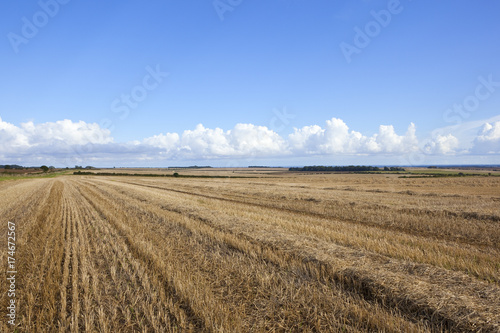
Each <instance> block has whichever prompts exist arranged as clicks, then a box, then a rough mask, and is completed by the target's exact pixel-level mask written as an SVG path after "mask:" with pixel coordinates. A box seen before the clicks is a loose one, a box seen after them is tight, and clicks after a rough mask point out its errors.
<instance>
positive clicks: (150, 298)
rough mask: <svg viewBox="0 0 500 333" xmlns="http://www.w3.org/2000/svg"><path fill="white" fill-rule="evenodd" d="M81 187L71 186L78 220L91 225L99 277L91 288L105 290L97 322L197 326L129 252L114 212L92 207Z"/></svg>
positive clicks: (118, 326) (124, 326)
mask: <svg viewBox="0 0 500 333" xmlns="http://www.w3.org/2000/svg"><path fill="white" fill-rule="evenodd" d="M80 190H81V189H80V188H78V189H76V190H75V194H74V196H75V197H78V198H79V204H80V208H81V209H83V210H84V213H83V214H82V216H84V217H85V218H83V219H82V221H83V222H84V223H85V222H86V223H87V224H88V225H91V226H92V227H91V229H92V230H91V234H90V235H89V238H90V239H92V241H93V242H94V246H93V248H94V253H93V257H95V258H96V260H97V264H96V266H97V269H98V271H99V272H98V275H99V277H100V279H99V281H98V286H97V288H96V289H97V292H101V293H102V292H103V291H106V294H103V295H102V296H103V297H102V299H101V301H102V303H103V305H104V306H103V307H101V308H100V309H99V312H98V314H97V321H98V323H99V327H101V328H102V329H103V330H112V331H119V330H127V331H128V330H132V331H142V330H154V331H177V330H181V329H184V330H193V329H196V327H198V326H197V325H195V324H196V323H195V322H193V320H192V319H190V318H189V315H188V314H187V313H186V311H185V309H183V307H182V304H181V305H179V304H177V302H176V300H175V295H173V297H172V294H171V293H170V292H171V290H170V289H169V288H168V286H166V288H165V287H164V281H162V280H161V279H160V278H158V276H157V274H156V272H155V271H153V270H151V269H150V268H151V267H150V265H149V263H148V262H144V261H143V260H142V258H140V257H139V256H138V254H137V253H134V249H133V247H131V246H130V245H129V244H128V243H127V240H126V239H125V237H124V235H123V233H122V231H121V229H120V228H116V226H115V225H114V223H113V221H114V217H113V216H112V215H113V214H111V215H110V216H107V215H106V213H109V211H108V210H107V209H106V208H105V207H100V208H103V210H102V211H101V210H100V209H98V210H96V206H95V202H94V201H93V200H92V199H91V198H90V197H88V196H87V195H84V196H82V194H81V193H80ZM126 222H127V221H126V219H125V220H124V221H120V223H126ZM125 227H126V226H125ZM198 328H200V327H198Z"/></svg>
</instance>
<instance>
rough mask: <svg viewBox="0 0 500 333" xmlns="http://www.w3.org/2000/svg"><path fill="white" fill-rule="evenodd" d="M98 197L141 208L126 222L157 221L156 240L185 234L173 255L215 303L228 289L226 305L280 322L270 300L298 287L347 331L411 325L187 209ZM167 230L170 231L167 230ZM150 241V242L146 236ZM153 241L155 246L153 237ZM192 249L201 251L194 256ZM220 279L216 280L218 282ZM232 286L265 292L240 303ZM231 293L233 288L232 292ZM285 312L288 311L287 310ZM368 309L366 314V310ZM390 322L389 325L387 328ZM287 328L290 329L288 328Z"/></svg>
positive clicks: (107, 192)
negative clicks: (207, 284) (206, 284)
mask: <svg viewBox="0 0 500 333" xmlns="http://www.w3.org/2000/svg"><path fill="white" fill-rule="evenodd" d="M91 185H92V184H88V186H91ZM115 186H118V185H115ZM100 191H105V192H104V193H103V195H102V198H110V197H112V198H113V201H114V202H120V201H121V202H122V205H123V207H124V209H127V207H141V209H140V210H137V208H128V209H131V212H130V213H129V214H128V215H129V216H131V214H132V212H134V213H135V214H142V215H143V216H144V217H143V218H142V221H143V223H146V221H156V220H158V219H161V221H164V222H156V223H154V222H151V224H152V225H151V229H153V228H154V230H155V235H157V234H162V233H164V234H165V237H169V238H171V237H172V236H175V239H179V238H184V237H186V235H184V234H188V235H189V237H190V238H189V240H183V241H181V243H182V242H187V243H188V244H189V245H190V246H189V249H188V250H187V249H186V250H182V249H179V250H178V251H179V252H180V253H182V251H189V252H191V253H192V255H190V256H189V258H186V259H184V260H189V261H192V262H194V263H193V264H192V268H190V271H191V272H192V273H191V274H192V275H195V272H196V270H200V267H201V268H203V270H205V271H204V272H203V271H202V272H200V273H199V274H200V276H201V277H204V278H205V279H207V278H210V275H208V274H211V275H214V277H213V278H214V281H213V282H212V283H211V285H213V286H214V287H213V288H214V290H213V291H212V293H213V294H216V295H219V297H223V296H224V295H226V294H227V293H228V291H226V294H225V293H224V292H222V293H221V294H219V292H220V289H222V290H224V289H225V288H229V290H230V291H232V292H233V293H234V294H232V295H231V294H229V296H230V297H229V299H228V300H226V301H225V302H231V301H233V302H236V304H235V306H236V305H237V304H245V303H252V304H267V307H263V308H266V309H267V311H270V312H269V313H271V314H273V313H274V314H275V315H276V316H278V317H279V314H277V313H276V309H274V310H273V311H271V310H270V309H269V308H271V309H272V308H273V302H272V301H270V300H272V299H273V298H274V299H280V297H279V296H278V295H281V296H282V294H281V293H282V292H283V291H282V289H284V290H288V291H289V292H291V293H293V290H295V289H296V288H297V286H300V285H303V286H304V288H305V290H304V291H303V293H304V294H303V295H302V297H304V298H306V297H307V296H306V295H307V294H309V293H310V294H309V295H311V294H312V295H316V296H314V297H316V298H318V299H317V300H316V302H315V304H316V303H317V304H319V305H318V306H319V309H318V311H320V310H323V311H324V312H325V313H335V314H337V315H338V316H339V318H344V320H346V322H350V323H351V324H352V325H355V324H354V323H359V322H364V323H369V324H368V325H374V326H373V327H379V329H381V327H380V326H377V325H382V327H385V328H384V329H386V330H387V329H388V328H387V327H391V324H392V325H393V326H392V327H393V329H394V330H396V331H397V330H398V329H401V327H404V326H405V325H406V326H407V328H406V329H407V330H411V327H412V324H410V323H408V322H405V321H404V320H402V319H401V317H399V319H398V316H397V315H393V314H392V313H391V314H388V313H387V312H386V313H384V310H382V309H381V308H379V307H378V306H377V305H376V304H373V303H370V304H369V303H366V301H362V300H359V299H358V300H356V299H357V296H356V295H355V294H354V293H349V292H347V293H346V290H344V289H343V288H341V289H339V288H337V283H335V282H334V283H328V284H325V283H324V281H320V279H318V278H315V277H314V276H317V275H318V274H319V272H320V271H322V270H324V267H323V268H320V270H319V271H315V272H314V273H310V272H309V273H307V270H303V269H302V268H303V267H304V263H303V260H302V259H303V258H300V256H297V258H295V259H296V260H295V261H290V259H293V258H294V256H293V255H288V256H284V257H283V258H281V256H282V255H284V254H285V253H286V252H287V251H289V249H285V250H284V251H282V252H280V251H279V248H277V249H276V248H274V249H272V248H271V247H269V246H266V244H265V242H261V241H256V240H255V239H253V242H252V241H250V240H249V239H245V238H244V237H241V234H237V233H232V232H228V230H223V229H219V230H217V228H214V227H213V226H207V225H206V221H205V222H201V223H200V221H198V220H197V219H194V218H193V216H192V215H191V214H190V213H192V211H190V210H189V208H188V209H187V210H184V211H182V210H181V211H179V212H174V211H168V210H167V211H166V210H165V207H162V205H157V204H148V203H147V202H150V199H152V198H148V199H146V198H139V199H137V198H134V199H135V201H133V202H132V201H131V200H130V199H131V198H130V196H129V195H128V194H127V193H129V191H127V193H125V192H122V193H117V192H116V191H113V190H112V189H110V188H109V187H106V186H102V185H101V184H99V186H98V188H97V187H96V188H94V196H93V197H97V193H99V192H100ZM190 208H191V207H190ZM209 218H210V216H209ZM201 219H203V217H201V218H200V220H201ZM229 222H230V223H236V221H234V219H230V221H229ZM239 222H242V221H237V223H239ZM168 224H170V225H171V224H175V225H177V226H181V227H182V229H181V230H184V229H187V230H188V231H184V234H183V233H180V234H179V235H177V234H175V235H172V232H173V231H172V230H170V229H168V228H167V230H163V228H165V225H168ZM170 228H172V227H171V226H170ZM177 229H178V227H177ZM177 229H174V230H177ZM150 237H153V236H151V235H150ZM152 239H153V240H154V237H153V238H152ZM193 239H194V240H193ZM153 240H152V241H153ZM157 241H158V242H159V244H161V242H162V238H160V239H159V240H157ZM163 242H164V243H165V242H166V241H165V240H163ZM177 246H180V245H177ZM160 248H161V247H159V249H160ZM197 248H200V249H199V250H197ZM197 251H199V252H200V255H198V254H197ZM214 252H215V253H216V254H213V256H214V258H213V257H212V256H211V254H212V253H214ZM170 255H172V254H170ZM198 256H200V257H203V258H204V259H203V260H201V259H200V260H201V262H200V263H198V264H195V263H196V260H195V259H196V258H198ZM215 258H217V259H215ZM210 263H216V264H217V265H218V266H217V265H215V264H214V267H212V268H210V267H207V266H208V265H209V264H210ZM236 263H238V264H236ZM225 265H235V266H236V267H235V268H234V269H233V270H230V272H228V273H226V275H224V274H221V273H218V272H227V271H228V270H229V268H228V267H226V266H225ZM306 266H307V265H306ZM250 268H253V269H252V272H250V273H249V272H248V271H249V270H251V269H250ZM313 270H314V269H313ZM264 272H267V273H268V274H269V275H271V276H273V277H275V276H279V278H277V277H275V278H274V279H271V280H272V281H273V282H274V283H275V284H277V285H276V286H274V285H273V284H271V285H273V286H274V287H275V290H274V292H275V293H272V294H269V289H270V288H273V286H270V285H269V279H268V278H262V275H265V273H264ZM219 274H221V275H220V277H219ZM240 275H243V276H240ZM224 276H226V277H224ZM227 276H234V277H235V278H234V279H229V280H228V278H227ZM245 276H254V277H255V278H254V279H250V280H248V279H246V278H245ZM257 277H259V278H257ZM233 280H234V281H242V283H243V285H247V286H248V285H249V286H252V285H253V286H255V284H257V285H258V289H259V290H261V289H262V290H264V291H261V293H262V295H253V296H254V297H255V299H254V300H252V301H249V300H239V299H238V298H239V297H249V296H248V295H252V294H253V293H252V292H251V291H248V292H246V293H237V292H235V290H237V288H236V287H235V286H231V285H230V284H231V283H234V282H233ZM220 281H224V283H225V285H223V286H221V285H220ZM231 288H234V289H235V290H233V289H231ZM253 288H255V287H253ZM281 288H282V289H281ZM250 289H251V288H250ZM299 289H300V288H299ZM326 290H328V292H326ZM332 294H335V297H334V298H332V297H333V295H332ZM318 295H319V296H318ZM212 297H215V296H212ZM262 298H264V299H262ZM282 298H283V297H282ZM216 301H217V298H214V300H213V302H216ZM302 301H304V299H302ZM306 304H307V303H300V302H299V304H295V305H294V306H297V307H298V308H302V307H303V308H306V307H307V306H306ZM332 304H336V306H338V307H345V308H343V309H342V310H339V308H337V309H334V311H332V309H330V311H329V310H327V308H328V306H332ZM346 304H350V305H346ZM368 305H369V307H368ZM288 306H289V307H293V306H291V305H288ZM367 307H368V308H369V309H370V310H367ZM259 308H260V307H259ZM363 309H365V310H363ZM254 310H255V309H254ZM290 311H293V310H290ZM370 311H371V313H370ZM243 313H251V310H249V309H247V310H246V311H243ZM260 315H262V313H260ZM303 315H304V317H305V318H307V315H306V314H303ZM254 317H257V318H258V317H259V316H258V315H256V314H255V313H254V314H253V315H252V316H248V317H247V318H254ZM382 318H385V320H382ZM321 319H322V320H324V322H329V321H330V323H331V320H332V319H331V318H328V319H327V318H321ZM302 320H304V318H302ZM416 321H419V319H417V320H416ZM384 322H386V324H382V323H384ZM389 322H390V323H391V324H388V323H389ZM288 324H289V325H290V324H291V323H288ZM309 324H310V323H309ZM331 325H334V324H331ZM357 325H359V324H357ZM383 325H386V326H383ZM332 327H336V326H332ZM373 327H372V328H373ZM396 327H398V328H396ZM408 327H410V328H408ZM358 328H359V327H358ZM365 328H366V327H365ZM337 329H338V327H337ZM414 329H415V327H414ZM389 330H390V329H389Z"/></svg>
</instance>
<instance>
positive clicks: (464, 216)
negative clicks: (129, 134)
mask: <svg viewBox="0 0 500 333" xmlns="http://www.w3.org/2000/svg"><path fill="white" fill-rule="evenodd" d="M127 183H130V184H136V185H140V186H145V187H150V188H158V189H163V190H165V191H172V192H176V193H184V194H190V195H196V196H199V197H205V198H209V199H217V200H224V201H227V202H234V203H244V204H247V205H254V206H259V207H263V208H267V209H276V210H287V211H290V212H293V213H297V214H304V215H309V216H314V217H320V218H333V219H341V220H342V221H344V222H346V223H352V224H361V225H366V226H372V227H377V228H380V229H384V230H387V231H397V232H403V233H407V234H409V235H417V236H421V237H431V238H434V239H441V240H443V241H452V242H458V243H461V244H466V245H473V246H480V247H482V246H490V247H491V246H493V247H496V248H498V247H499V246H500V245H499V244H500V233H498V232H495V230H496V229H497V227H498V223H499V221H500V216H499V215H498V214H493V215H491V214H481V213H477V212H462V213H455V212H450V211H449V210H447V209H442V208H441V209H434V210H429V209H418V208H414V207H408V208H395V207H391V206H390V205H383V204H373V203H359V202H358V200H359V198H353V199H352V200H350V201H349V200H345V199H344V200H343V201H340V200H338V199H321V200H319V199H318V198H313V197H310V196H309V197H307V196H306V197H304V194H301V197H293V196H292V197H290V198H289V197H287V196H278V197H277V196H276V195H267V193H263V192H258V191H256V192H252V191H251V190H248V189H246V190H245V192H246V194H245V195H241V194H239V193H238V192H237V191H235V190H234V189H232V188H231V186H230V185H231V183H227V184H225V185H227V186H223V187H222V188H221V187H217V188H215V187H212V186H210V185H206V186H205V187H200V186H198V187H195V188H194V189H193V188H190V187H188V186H185V185H184V186H182V185H179V184H176V183H169V184H164V183H163V184H162V183H160V184H161V185H157V184H155V185H151V184H150V182H148V183H144V182H140V181H127ZM214 193H217V194H214ZM287 195H289V194H288V193H287ZM373 195H375V194H371V198H370V200H371V201H373V200H374V198H373ZM462 207H463V205H462ZM436 220H439V223H435V222H436ZM401 221H404V223H402V222H401Z"/></svg>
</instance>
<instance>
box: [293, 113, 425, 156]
mask: <svg viewBox="0 0 500 333" xmlns="http://www.w3.org/2000/svg"><path fill="white" fill-rule="evenodd" d="M288 142H289V144H290V146H291V149H292V150H293V151H294V152H295V153H299V154H370V153H404V152H410V151H413V150H416V149H417V144H418V141H417V138H416V136H415V125H414V124H413V123H412V124H410V126H409V127H408V130H407V132H406V134H405V135H398V134H396V132H395V130H394V127H393V126H392V125H388V126H387V125H381V126H380V127H379V132H378V133H377V134H374V135H373V136H371V137H367V136H365V135H363V134H361V133H360V132H356V131H352V130H351V131H350V130H349V127H348V126H347V125H346V124H345V123H344V121H343V120H341V119H338V118H332V119H331V120H327V121H326V126H325V128H321V127H320V126H318V125H312V126H305V127H302V128H300V129H297V128H295V130H294V132H293V133H292V134H290V135H289V137H288Z"/></svg>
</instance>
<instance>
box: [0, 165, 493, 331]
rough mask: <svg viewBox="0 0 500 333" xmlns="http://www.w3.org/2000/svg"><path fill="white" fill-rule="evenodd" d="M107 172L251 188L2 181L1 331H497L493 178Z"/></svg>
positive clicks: (77, 179)
mask: <svg viewBox="0 0 500 333" xmlns="http://www.w3.org/2000/svg"><path fill="white" fill-rule="evenodd" d="M102 171H104V170H96V171H95V172H102ZM105 171H106V172H113V171H116V172H122V173H145V174H150V173H156V172H157V173H160V174H167V173H168V174H171V173H173V172H178V173H179V174H190V175H226V176H227V175H229V176H231V175H239V176H249V177H250V176H252V177H253V176H255V178H227V179H222V178H173V177H168V178H157V177H141V176H135V177H126V176H122V177H112V176H109V177H108V176H87V175H81V176H72V175H67V176H60V177H56V178H38V179H37V178H33V179H22V180H9V181H3V182H0V202H2V205H1V206H0V220H1V225H2V228H1V229H0V249H1V251H0V257H1V262H2V267H3V268H2V269H1V270H0V290H1V295H2V296H1V299H0V316H1V317H2V320H1V321H0V323H1V324H0V325H1V326H0V331H2V332H8V331H11V327H10V325H8V324H7V322H6V320H5V318H6V315H7V310H6V309H7V305H8V302H9V298H8V297H7V293H6V291H7V290H8V289H9V286H8V281H7V273H6V272H7V269H6V268H5V267H6V266H7V256H8V254H7V232H8V229H7V222H8V221H11V222H14V223H15V224H16V235H17V239H16V248H17V251H16V254H15V256H16V265H17V275H16V302H17V304H18V308H17V313H16V315H17V317H16V323H17V329H18V331H22V332H52V331H61V332H79V331H88V332H152V331H158V332H163V331H165V332H177V331H178V332H189V331H192V332H267V331H279V332H364V331H370V332H441V331H442V332H448V331H449V332H498V331H499V330H500V227H499V226H500V178H499V177H482V176H478V177H474V176H469V177H448V178H406V179H404V178H399V176H400V175H398V174H338V173H337V174H335V173H331V174H314V173H313V174H305V173H289V172H287V169H267V168H260V169H248V168H241V169H179V170H172V169H168V170H166V169H106V170H105ZM452 171H458V172H464V173H465V172H476V171H473V170H471V171H460V170H452ZM415 172H416V171H415ZM490 172H491V171H490Z"/></svg>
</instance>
